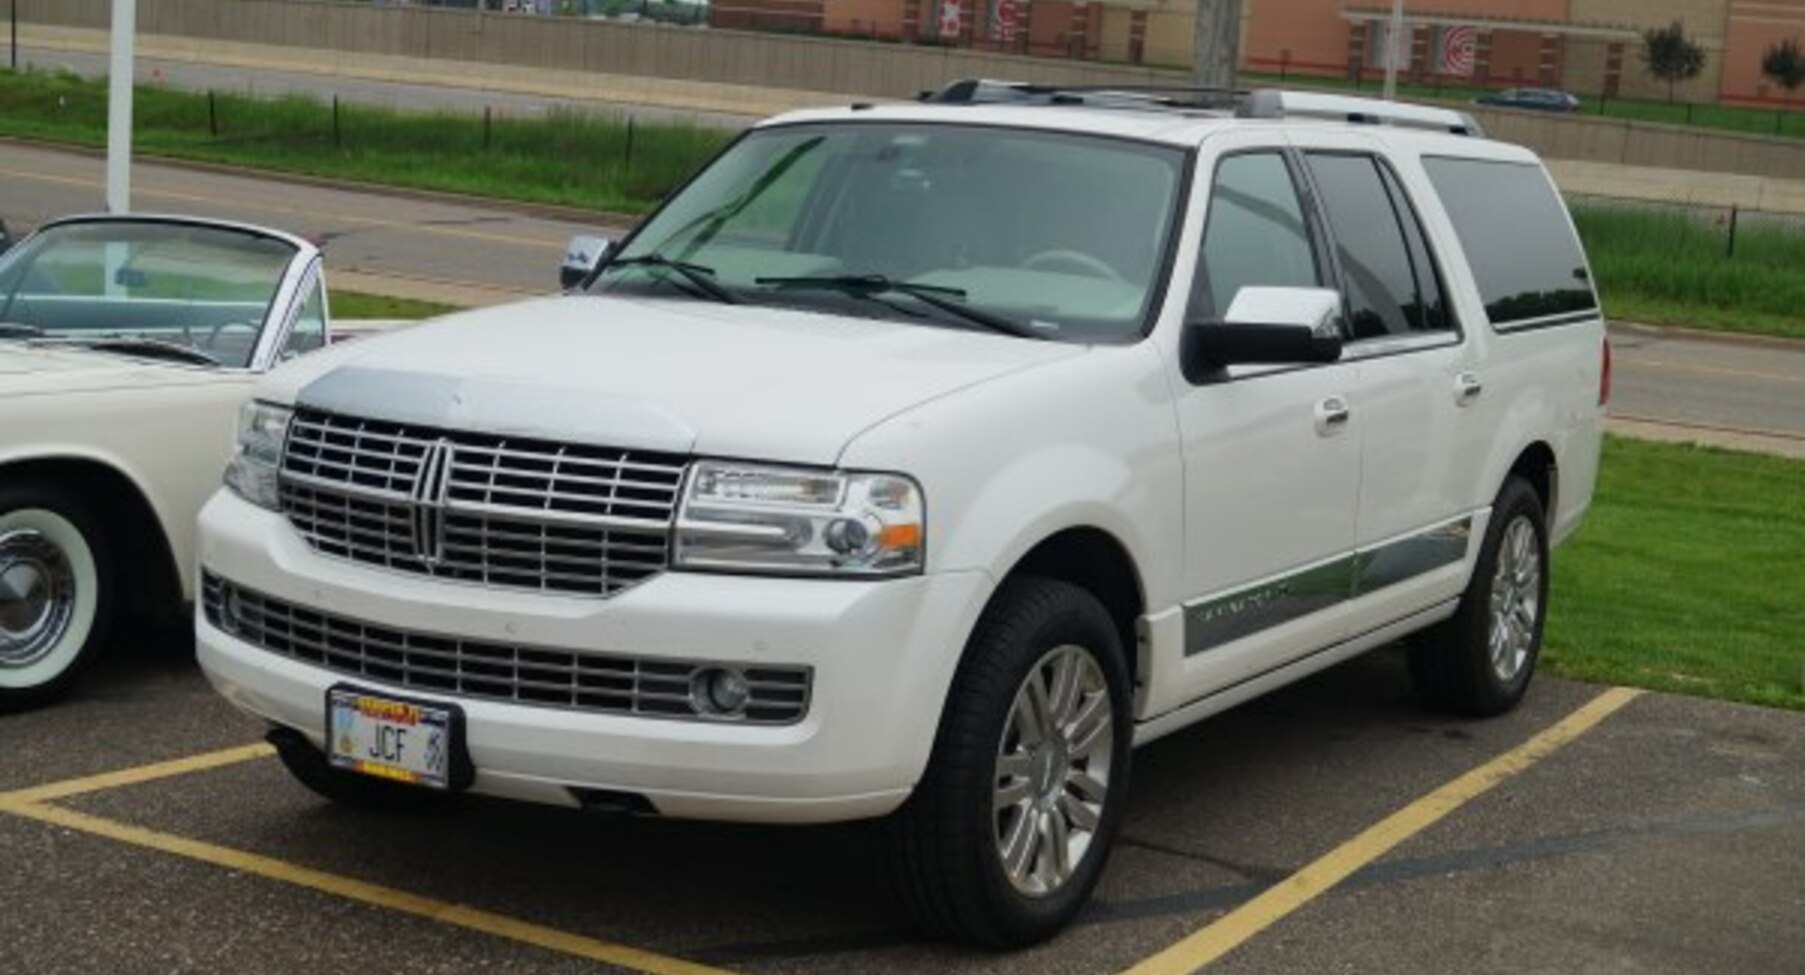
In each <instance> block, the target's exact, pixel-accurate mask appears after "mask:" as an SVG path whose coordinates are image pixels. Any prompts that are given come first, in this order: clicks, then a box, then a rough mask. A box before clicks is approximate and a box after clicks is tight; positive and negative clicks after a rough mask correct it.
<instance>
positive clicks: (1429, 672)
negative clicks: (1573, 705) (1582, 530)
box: [1410, 476, 1548, 716]
mask: <svg viewBox="0 0 1805 975" xmlns="http://www.w3.org/2000/svg"><path fill="white" fill-rule="evenodd" d="M1547 567H1548V530H1547V524H1546V517H1545V515H1544V513H1543V510H1542V499H1541V497H1540V496H1539V495H1537V494H1536V492H1535V489H1534V488H1533V487H1530V485H1529V483H1528V482H1527V481H1525V480H1523V479H1522V478H1519V477H1516V476H1512V477H1511V478H1510V479H1509V480H1507V481H1505V483H1504V487H1503V488H1502V489H1501V490H1500V491H1499V492H1498V499H1497V501H1496V502H1494V503H1493V505H1492V519H1491V524H1490V525H1489V526H1488V527H1487V529H1486V533H1485V542H1484V544H1483V545H1481V546H1480V549H1479V562H1478V564H1477V565H1476V566H1475V567H1474V569H1473V578H1472V580H1471V581H1470V582H1468V583H1467V590H1466V592H1465V593H1464V594H1463V595H1462V596H1461V599H1460V608H1459V609H1458V610H1457V611H1456V612H1455V614H1454V616H1453V617H1451V618H1450V619H1448V620H1447V621H1446V622H1444V623H1442V624H1440V625H1439V626H1436V627H1434V628H1432V629H1430V630H1428V631H1426V632H1425V633H1424V634H1423V635H1422V636H1420V637H1418V638H1416V639H1415V640H1413V641H1412V645H1411V648H1410V674H1411V677H1412V679H1413V680H1414V682H1415V684H1416V687H1417V690H1418V692H1419V693H1420V694H1421V695H1422V696H1423V697H1424V699H1425V700H1427V701H1428V702H1429V703H1430V704H1432V705H1434V706H1436V707H1440V708H1445V709H1448V710H1451V711H1457V712H1460V713H1463V714H1472V715H1479V716H1487V715H1494V714H1502V713H1503V712H1505V711H1508V710H1510V709H1511V708H1513V707H1515V706H1516V705H1517V702H1518V701H1520V700H1522V699H1523V695H1524V693H1525V692H1526V691H1528V689H1529V681H1530V678H1531V677H1533V676H1534V674H1535V665H1536V660H1537V658H1538V657H1540V655H1541V650H1542V625H1543V622H1544V621H1545V620H1546V618H1547V615H1548V568H1547Z"/></svg>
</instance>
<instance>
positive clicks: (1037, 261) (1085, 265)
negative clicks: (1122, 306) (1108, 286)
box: [1021, 249, 1122, 281]
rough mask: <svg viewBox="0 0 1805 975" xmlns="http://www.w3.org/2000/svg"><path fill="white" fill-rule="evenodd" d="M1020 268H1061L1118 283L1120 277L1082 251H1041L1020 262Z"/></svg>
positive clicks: (1114, 270) (1107, 266)
mask: <svg viewBox="0 0 1805 975" xmlns="http://www.w3.org/2000/svg"><path fill="white" fill-rule="evenodd" d="M1021 266H1022V267H1023V268H1026V269H1028V270H1030V271H1034V270H1041V271H1056V270H1059V269H1061V268H1064V269H1068V270H1073V271H1076V272H1078V273H1079V274H1082V275H1084V276H1085V277H1090V278H1102V279H1104V280H1105V281H1120V280H1122V275H1120V274H1118V273H1117V272H1116V269H1115V268H1113V267H1110V266H1109V265H1108V264H1105V263H1103V262H1102V261H1101V260H1099V259H1097V258H1095V257H1092V256H1090V255H1089V254H1086V253H1084V252H1083V251H1074V250H1064V249H1054V250H1048V251H1041V252H1040V253H1038V254H1034V255H1031V256H1030V257H1029V258H1028V259H1027V260H1025V261H1022V264H1021Z"/></svg>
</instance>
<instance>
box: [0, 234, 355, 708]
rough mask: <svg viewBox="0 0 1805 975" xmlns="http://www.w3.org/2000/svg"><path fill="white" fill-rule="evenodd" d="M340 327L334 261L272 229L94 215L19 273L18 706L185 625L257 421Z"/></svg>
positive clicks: (20, 260) (5, 261)
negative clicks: (250, 421)
mask: <svg viewBox="0 0 1805 975" xmlns="http://www.w3.org/2000/svg"><path fill="white" fill-rule="evenodd" d="M327 317H328V313H327V307H326V286H325V280H324V277H323V272H322V269H321V262H320V252H319V250H318V249H317V248H315V247H314V246H313V245H312V244H309V243H308V242H307V241H305V240H302V239H300V238H298V237H293V236H290V235H288V234H285V233H281V232H278V231H275V230H267V229H264V228H261V227H253V226H246V225H242V224H234V223H225V222H221V221H216V220H198V219H191V218H188V217H176V216H88V217H76V218H71V219H66V220H58V221H55V222H52V223H49V224H46V225H45V226H43V227H42V228H40V229H39V230H38V231H37V233H35V234H32V235H31V236H30V237H28V238H26V239H24V240H22V241H20V242H19V243H18V245H17V246H15V247H13V248H12V249H11V250H9V251H8V252H7V253H6V254H5V255H4V256H3V257H0V709H17V708H21V707H26V706H30V705H35V704H39V703H42V702H44V701H46V700H49V699H50V698H52V697H54V696H55V695H56V694H58V693H59V692H61V691H63V690H65V689H67V688H68V687H69V685H70V683H71V681H73V680H74V679H75V677H76V675H77V674H78V672H79V671H80V670H81V668H82V667H83V665H85V664H86V663H87V662H88V661H89V660H90V659H92V657H93V656H94V653H95V650H96V648H97V647H99V646H100V645H101V642H102V641H103V640H104V639H105V638H106V635H107V633H108V630H109V628H110V624H112V623H114V622H116V621H118V620H120V619H122V618H130V619H134V620H150V621H156V620H169V621H173V620H175V619H178V618H180V615H181V612H182V606H183V602H184V600H185V599H188V598H191V595H192V587H191V585H190V583H191V580H192V575H193V573H192V571H191V568H192V566H193V560H194V555H193V552H194V544H193V538H194V528H193V526H194V518H195V513H196V512H197V511H199V510H200V506H201V503H202V501H204V500H205V499H206V497H207V496H208V495H209V494H211V493H212V492H213V490H214V489H215V488H217V487H218V486H219V479H220V474H221V472H222V471H223V470H224V469H225V467H226V462H227V460H228V459H230V456H231V452H232V443H233V424H234V423H235V422H236V418H237V416H238V408H239V406H240V404H241V403H242V402H243V401H244V399H245V397H246V394H247V393H248V392H249V390H250V388H251V384H252V383H253V382H254V380H255V377H256V376H257V374H258V373H260V372H263V371H264V370H265V369H268V368H269V367H270V366H271V365H273V364H275V363H277V362H279V361H282V360H283V359H286V358H289V357H291V356H294V355H297V354H299V353H301V352H305V351H308V350H310V349H313V348H317V347H318V346H320V345H323V344H325V343H326V342H327V341H328V339H329V337H330V325H329V323H328V320H327Z"/></svg>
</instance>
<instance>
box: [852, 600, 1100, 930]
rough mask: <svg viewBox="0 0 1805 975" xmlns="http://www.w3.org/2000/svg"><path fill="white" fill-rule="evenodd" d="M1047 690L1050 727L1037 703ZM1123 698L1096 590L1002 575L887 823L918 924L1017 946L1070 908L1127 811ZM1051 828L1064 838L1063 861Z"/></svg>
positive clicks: (897, 874)
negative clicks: (1053, 732) (910, 783)
mask: <svg viewBox="0 0 1805 975" xmlns="http://www.w3.org/2000/svg"><path fill="white" fill-rule="evenodd" d="M1036 687H1037V688H1038V689H1039V690H1040V691H1041V692H1042V693H1041V694H1039V695H1037V694H1036V693H1035V688H1036ZM1070 688H1076V689H1077V690H1076V691H1075V692H1073V693H1066V691H1067V690H1068V689H1070ZM1046 698H1051V699H1052V700H1050V701H1049V702H1048V704H1049V706H1050V708H1051V711H1050V713H1051V714H1052V715H1053V716H1054V720H1053V724H1054V725H1055V726H1056V727H1058V728H1059V729H1060V730H1059V734H1058V735H1057V736H1056V737H1055V736H1048V735H1046V733H1045V729H1046V727H1047V724H1048V722H1047V721H1045V720H1044V719H1043V718H1042V717H1041V716H1042V715H1046V714H1048V713H1049V711H1047V710H1046V709H1041V710H1038V711H1037V710H1036V709H1035V707H1034V702H1035V701H1038V700H1043V699H1046ZM1105 706H1106V707H1107V709H1108V710H1107V713H1103V712H1102V711H1101V709H1102V708H1103V707H1105ZM1130 708H1131V697H1130V691H1129V677H1128V666H1127V660H1126V657H1125V656H1124V651H1123V647H1122V640H1121V637H1120V636H1119V634H1118V631H1117V629H1116V626H1115V622H1114V621H1113V620H1112V619H1111V618H1110V616H1109V613H1108V612H1107V611H1106V610H1104V608H1103V605H1102V604H1101V603H1099V602H1098V601H1097V599H1096V597H1094V596H1092V595H1091V594H1090V593H1088V592H1086V591H1085V590H1083V589H1081V588H1079V587H1077V586H1074V585H1071V584H1069V583H1065V582H1059V581H1054V580H1049V579H1039V578H1025V579H1017V580H1011V581H1009V582H1006V583H1005V584H1004V585H1003V588H1002V589H1001V590H999V591H998V593H997V595H996V597H995V599H993V600H992V601H991V604H990V606H989V607H988V608H986V609H985V611H984V615H983V617H982V618H981V619H980V620H979V622H978V626H977V628H976V629H975V631H974V632H973V634H972V637H971V641H970V643H969V644H968V645H967V647H966V651H965V656H964V660H963V662H962V663H961V664H960V667H959V671H958V674H957V676H956V677H955V678H954V681H953V685H952V690H951V692H950V694H949V695H948V699H947V703H946V708H945V711H944V713H943V714H942V716H941V722H940V728H939V733H938V735H937V737H936V739H935V743H934V750H933V754H932V757H931V758H930V760H929V763H928V768H927V771H926V772H925V773H924V775H923V777H922V779H921V781H920V783H918V784H917V785H916V787H915V791H914V793H913V794H912V795H911V796H910V797H909V799H908V801H907V802H906V803H904V805H903V807H902V808H901V809H900V810H898V811H897V812H896V813H895V814H893V815H892V816H891V817H890V819H889V820H888V821H887V822H886V823H885V824H884V833H885V836H886V840H887V843H888V847H889V858H888V859H889V864H890V867H891V872H892V877H893V880H894V883H895V888H896V894H897V898H898V900H900V901H901V903H902V906H903V907H904V909H905V910H906V911H907V913H908V914H909V916H910V917H911V918H912V919H913V920H914V922H915V923H916V924H917V925H918V926H919V927H921V928H922V929H924V930H926V931H927V932H929V933H930V934H933V935H937V936H939V937H943V938H950V939H954V940H958V941H964V942H969V943H972V944H977V945H981V946H985V947H991V948H1014V947H1021V946H1025V945H1030V944H1034V943H1036V942H1039V941H1043V940H1045V939H1047V938H1049V937H1051V936H1053V935H1054V934H1055V933H1057V932H1058V931H1059V930H1060V929H1061V928H1063V927H1064V926H1065V925H1066V923H1067V922H1069V921H1070V920H1071V919H1072V917H1073V915H1075V914H1077V912H1078V910H1079V908H1080V907H1082V906H1083V904H1084V902H1085V900H1086V898H1088V897H1089V896H1090V892H1091V889H1092V888H1093V887H1094V886H1096V883H1097V878H1098V877H1099V876H1100V875H1101V874H1102V872H1103V865H1104V862H1105V860H1107V859H1108V856H1109V850H1110V847H1111V845H1112V844H1113V842H1114V840H1115V835H1116V832H1117V829H1118V827H1119V825H1120V820H1121V811H1122V805H1123V803H1124V801H1125V799H1126V795H1127V789H1128V770H1129V754H1130V750H1131V746H1132V737H1133V728H1132V714H1131V710H1130ZM1037 729H1038V731H1037ZM1033 737H1039V738H1040V740H1041V744H1034V743H1032V742H1031V741H1030V739H1031V738H1033ZM1047 742H1056V743H1055V744H1051V745H1048V744H1046V743H1047ZM1005 756H1007V757H1005ZM1081 783H1087V785H1081ZM999 804H1000V808H999ZM1052 836H1063V837H1064V838H1065V839H1066V843H1064V844H1063V848H1064V849H1065V851H1066V853H1067V855H1066V858H1065V861H1064V862H1063V863H1061V861H1059V860H1057V859H1055V851H1056V850H1057V849H1059V848H1060V847H1059V845H1056V844H1054V843H1053V842H1051V841H1050V840H1049V837H1052ZM1006 851H1013V852H1014V853H1015V854H1016V856H1015V857H1014V859H1015V860H1016V862H1017V863H1018V865H1019V866H1018V868H1017V869H1016V870H1014V871H1012V870H1011V869H1010V868H1009V866H1007V865H1006V864H1005V857H1006V856H1007V855H1008V854H1007V853H1006ZM1074 853H1075V856H1074Z"/></svg>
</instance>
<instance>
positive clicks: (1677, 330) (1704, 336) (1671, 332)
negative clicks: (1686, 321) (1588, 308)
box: [1610, 322, 1805, 352]
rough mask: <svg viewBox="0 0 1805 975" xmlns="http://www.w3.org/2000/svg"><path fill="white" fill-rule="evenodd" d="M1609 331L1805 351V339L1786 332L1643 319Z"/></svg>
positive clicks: (1655, 337)
mask: <svg viewBox="0 0 1805 975" xmlns="http://www.w3.org/2000/svg"><path fill="white" fill-rule="evenodd" d="M1610 331H1611V333H1612V334H1613V335H1621V334H1629V335H1634V336H1637V337H1640V338H1648V339H1684V340H1686V341H1688V342H1717V343H1720V344H1723V345H1740V346H1746V347H1748V348H1755V349H1780V350H1782V351H1785V352H1805V339H1791V338H1787V337H1785V336H1783V335H1757V334H1754V333H1751V332H1719V331H1715V330H1712V329H1705V328H1686V327H1684V326H1681V325H1644V324H1642V323H1640V322H1611V323H1610Z"/></svg>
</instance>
